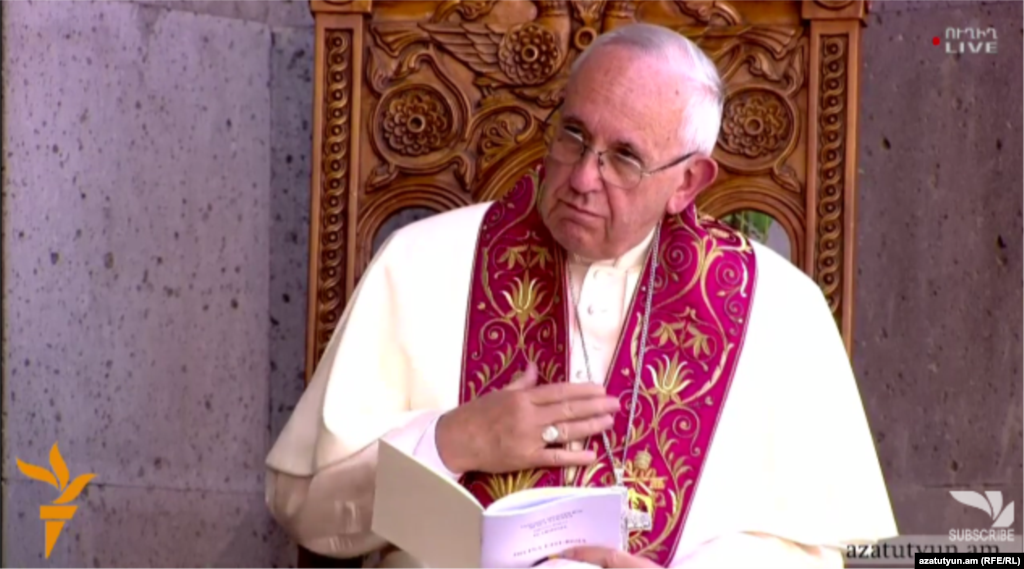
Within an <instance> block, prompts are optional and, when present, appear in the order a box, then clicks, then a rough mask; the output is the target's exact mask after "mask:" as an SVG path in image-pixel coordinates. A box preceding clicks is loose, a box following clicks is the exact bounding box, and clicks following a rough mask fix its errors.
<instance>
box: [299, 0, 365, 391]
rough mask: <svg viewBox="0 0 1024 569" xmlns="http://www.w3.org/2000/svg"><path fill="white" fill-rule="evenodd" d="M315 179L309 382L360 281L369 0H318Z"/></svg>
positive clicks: (314, 6) (315, 9)
mask: <svg viewBox="0 0 1024 569" xmlns="http://www.w3.org/2000/svg"><path fill="white" fill-rule="evenodd" d="M310 8H311V9H312V11H313V15H314V16H315V19H316V47H315V61H314V73H315V74H316V78H315V80H314V99H313V100H314V101H315V104H314V107H313V153H312V156H313V168H312V170H313V179H312V195H311V203H310V211H311V213H312V215H311V217H310V220H309V225H310V232H309V309H308V310H309V312H308V316H307V318H308V322H310V323H311V325H308V326H307V337H306V381H307V382H308V381H309V379H310V376H311V375H312V373H313V370H314V369H315V368H316V364H317V362H318V361H319V360H320V355H321V354H322V353H323V351H324V348H325V347H326V346H327V343H328V342H329V341H330V338H331V334H332V333H333V332H334V328H335V325H336V324H337V322H338V320H339V319H340V318H341V314H342V312H343V311H344V310H345V303H346V301H347V300H348V297H349V295H351V293H352V290H353V288H354V286H355V283H354V272H355V271H354V270H353V263H354V262H355V261H354V259H353V258H352V256H351V255H349V254H348V247H347V244H348V243H351V242H353V241H354V240H355V224H354V223H352V220H353V219H355V218H356V214H357V213H358V212H357V211H356V208H357V207H358V202H357V192H355V191H354V188H355V187H356V185H357V184H358V180H359V145H360V132H361V129H360V128H359V117H360V112H361V109H360V103H361V97H360V96H359V92H360V87H361V85H362V76H363V52H364V50H363V30H364V27H365V26H364V19H365V18H366V17H368V15H369V14H370V9H371V0H351V1H342V0H314V1H312V2H310Z"/></svg>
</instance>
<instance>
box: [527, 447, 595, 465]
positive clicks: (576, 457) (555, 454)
mask: <svg viewBox="0 0 1024 569" xmlns="http://www.w3.org/2000/svg"><path fill="white" fill-rule="evenodd" d="M535 456H536V458H535V459H534V460H533V461H532V462H533V464H532V465H531V466H533V467H538V466H543V467H550V468H553V467H557V466H590V465H591V464H594V462H595V461H596V460H597V453H596V452H594V451H592V450H568V449H564V448H545V449H541V450H539V451H537V454H536V455H535Z"/></svg>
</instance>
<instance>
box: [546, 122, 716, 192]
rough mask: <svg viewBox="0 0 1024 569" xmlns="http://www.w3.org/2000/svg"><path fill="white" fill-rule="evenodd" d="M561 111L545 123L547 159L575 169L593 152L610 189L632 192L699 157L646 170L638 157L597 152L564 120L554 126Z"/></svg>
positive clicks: (613, 151)
mask: <svg viewBox="0 0 1024 569" xmlns="http://www.w3.org/2000/svg"><path fill="white" fill-rule="evenodd" d="M559 108H560V106H559V107H556V108H555V109H554V110H553V111H551V114H549V115H548V117H547V118H546V119H544V122H543V124H544V140H545V142H546V143H547V145H548V156H550V157H551V158H552V159H553V160H555V161H556V162H559V163H561V164H565V165H567V166H573V165H576V164H577V163H579V161H580V160H582V159H583V157H584V156H586V154H587V152H588V151H590V152H593V153H594V156H596V157H597V169H598V172H599V173H600V175H601V180H602V181H604V183H606V184H608V185H610V186H615V187H617V188H620V189H623V190H631V189H633V188H635V187H636V186H638V185H639V184H640V182H641V180H643V179H644V178H646V177H648V176H653V175H654V174H657V173H659V172H663V171H665V170H668V169H669V168H672V167H673V166H678V165H679V164H682V163H683V162H685V161H686V160H687V159H689V158H690V157H691V156H693V155H694V154H696V151H694V152H688V153H686V154H684V155H682V156H680V157H679V158H676V159H675V160H672V161H671V162H669V163H668V164H665V165H663V166H659V167H657V168H654V169H651V170H647V169H645V168H644V165H643V164H641V163H640V162H639V161H638V160H637V159H636V158H634V157H632V156H630V155H629V154H628V153H626V152H624V151H622V150H619V149H608V150H603V151H601V152H598V151H597V150H595V149H594V147H593V146H590V145H589V144H587V142H586V139H585V138H584V135H583V132H582V131H581V130H580V129H579V128H577V127H575V126H572V125H563V124H562V122H561V120H559V121H558V122H557V123H553V122H552V118H553V117H554V116H555V113H557V112H558V110H559Z"/></svg>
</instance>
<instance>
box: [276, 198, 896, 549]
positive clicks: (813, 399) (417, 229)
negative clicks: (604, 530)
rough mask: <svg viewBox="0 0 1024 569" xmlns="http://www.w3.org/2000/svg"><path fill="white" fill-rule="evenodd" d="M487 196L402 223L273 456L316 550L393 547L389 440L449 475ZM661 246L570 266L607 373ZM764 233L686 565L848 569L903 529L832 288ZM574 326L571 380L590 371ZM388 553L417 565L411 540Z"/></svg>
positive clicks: (298, 529)
mask: <svg viewBox="0 0 1024 569" xmlns="http://www.w3.org/2000/svg"><path fill="white" fill-rule="evenodd" d="M488 205H489V204H478V205H474V206H470V207H466V208H462V209H459V210H456V211H452V212H448V213H444V214H440V215H436V216H434V217H431V218H428V219H426V220H423V221H419V222H417V223H414V224H412V225H409V226H407V227H404V228H402V229H400V230H399V231H397V232H395V234H393V235H392V237H391V238H390V239H389V240H388V242H387V243H386V244H385V246H384V247H383V248H382V250H381V251H380V252H379V253H378V254H377V256H376V257H375V258H374V260H373V262H372V263H371V264H370V266H369V268H368V269H367V271H366V273H365V274H364V275H363V277H362V280H361V281H360V284H359V287H358V288H357V290H356V294H355V296H354V297H353V299H352V300H351V301H350V303H349V305H348V308H347V309H346V311H345V314H344V315H343V316H342V318H341V321H340V322H339V324H338V327H337V330H336V331H335V333H334V336H333V338H332V340H331V342H330V344H329V345H328V346H327V349H326V351H325V352H324V355H323V358H322V359H321V362H320V364H319V366H318V367H317V369H316V372H315V373H314V375H313V378H312V381H311V383H310V385H309V386H308V388H307V390H306V392H305V393H304V395H303V396H302V398H301V400H300V401H299V403H298V405H297V406H296V408H295V411H294V413H293V415H292V417H291V419H290V420H289V422H288V424H287V425H286V426H285V428H284V430H283V431H282V433H281V435H280V437H279V438H278V440H277V442H276V444H275V445H274V447H273V449H272V450H271V452H270V454H269V456H268V457H267V467H268V472H267V505H268V507H269V508H270V510H271V512H272V513H273V515H274V517H275V518H276V519H277V521H278V522H279V523H280V524H281V525H282V526H283V527H284V528H285V529H286V530H287V531H288V532H289V533H290V535H291V536H292V537H293V538H294V539H295V540H296V541H298V542H299V543H300V544H301V545H303V546H304V547H306V548H308V549H310V550H312V551H315V552H317V553H320V554H323V555H327V556H332V557H342V558H344V557H356V556H359V555H364V554H367V553H370V552H373V551H376V550H379V549H381V548H382V547H384V546H385V545H387V544H386V543H385V542H384V541H383V540H382V539H380V538H379V537H377V536H375V535H374V534H372V533H371V532H370V523H371V516H372V514H373V511H372V507H373V490H374V476H375V465H376V455H377V444H376V442H377V440H378V439H380V438H382V437H383V438H386V439H387V440H388V441H390V442H392V443H394V444H396V445H399V446H401V447H402V448H405V449H407V450H408V451H410V452H413V453H415V454H416V455H417V456H419V457H421V458H422V459H423V460H426V461H428V462H430V463H431V464H434V465H435V467H436V468H437V469H438V470H440V471H443V472H447V470H446V469H445V468H444V465H443V463H442V462H441V461H440V459H439V458H438V455H437V449H436V446H435V444H434V424H435V422H436V420H437V418H438V417H439V416H440V415H441V414H442V413H443V412H445V411H447V410H449V409H452V408H453V407H455V406H456V405H458V402H459V387H460V380H461V366H462V355H463V345H464V343H463V342H464V332H465V326H466V310H467V304H468V300H467V299H468V298H469V290H470V285H471V273H472V268H473V259H474V253H475V246H476V240H477V234H478V231H479V228H480V224H481V221H482V219H483V215H484V212H485V211H486V210H487V207H488ZM649 242H650V237H649V238H648V240H647V241H646V242H644V243H641V244H640V245H638V246H637V247H636V248H635V249H633V250H632V251H629V252H627V253H626V254H625V255H623V256H622V257H620V258H618V259H614V260H606V261H595V262H592V263H586V264H583V263H573V264H572V266H571V267H570V270H572V271H573V273H572V274H573V281H574V282H575V283H576V286H578V287H580V288H581V289H582V290H578V291H576V298H577V299H578V301H579V307H580V311H579V313H580V317H581V319H582V323H581V325H582V328H583V335H584V337H585V339H586V342H587V348H588V351H589V355H590V360H591V366H592V367H593V377H595V378H599V380H603V378H604V377H605V375H606V370H607V368H608V366H609V365H610V363H611V359H612V357H613V353H614V350H615V348H616V345H617V342H618V337H619V331H620V329H621V326H622V324H623V319H624V316H625V314H626V312H627V309H628V305H629V302H630V299H631V298H632V294H633V289H634V287H635V286H636V284H637V280H638V279H639V276H640V273H641V271H642V270H643V264H644V260H645V256H646V252H647V246H648V244H649ZM754 245H755V254H756V258H757V282H756V288H755V290H754V295H753V298H754V301H753V306H752V308H751V310H750V320H749V324H748V329H747V335H746V340H745V342H744V345H743V350H742V352H741V355H740V358H739V362H738V364H737V367H736V372H735V375H734V377H733V382H732V386H731V388H730V391H729V395H728V398H727V400H726V403H725V406H724V408H723V410H722V415H721V419H720V421H719V425H718V429H717V431H716V432H715V437H714V440H713V443H712V445H711V448H710V450H709V452H708V455H707V457H706V462H705V465H704V472H703V474H702V475H701V478H700V483H699V485H698V486H697V490H696V492H695V493H694V494H693V502H692V505H691V508H690V512H689V516H688V518H687V521H686V526H685V529H684V530H683V534H682V537H681V540H680V543H679V546H678V549H677V554H676V556H675V558H674V560H673V564H672V565H673V566H674V567H687V568H689V567H790V568H795V567H837V568H838V567H842V566H843V551H845V547H846V546H847V545H849V544H859V543H872V542H875V541H877V540H879V539H885V538H889V537H893V536H895V535H897V530H896V524H895V520H894V518H893V514H892V509H891V506H890V503H889V498H888V495H887V493H886V488H885V483H884V480H883V478H882V473H881V469H880V467H879V464H878V458H877V455H876V453H875V448H874V443H873V439H872V436H871V432H870V431H869V429H868V424H867V420H866V418H865V415H864V409H863V406H862V403H861V399H860V394H859V392H858V389H857V384H856V381H855V379H854V376H853V372H852V369H851V367H850V363H849V359H848V357H847V354H846V351H845V349H844V347H843V343H842V340H841V336H840V335H839V331H838V329H837V327H836V324H835V321H834V320H833V318H832V314H831V312H830V310H829V309H828V306H827V304H826V301H825V299H824V296H823V295H822V293H821V290H820V289H819V288H818V287H817V285H816V284H815V283H814V282H813V281H812V280H811V279H809V278H808V277H807V276H806V275H805V274H804V273H802V272H801V271H800V270H799V269H797V268H796V267H795V266H793V265H792V264H791V263H790V262H789V261H788V260H786V259H783V258H782V257H781V256H779V255H778V254H776V253H775V252H773V251H771V250H770V249H768V248H766V247H764V246H761V245H758V244H754ZM573 328H574V329H573V342H574V349H573V350H572V352H571V360H570V378H571V380H572V381H574V382H579V381H588V374H587V372H586V366H585V364H584V361H583V356H582V353H581V350H580V349H579V346H580V344H579V341H580V340H579V336H580V334H579V330H578V329H577V328H576V327H575V326H573ZM449 474H451V475H452V476H455V474H453V473H449ZM419 515H423V516H424V522H430V521H431V520H430V518H429V514H419ZM434 521H437V520H434ZM383 562H384V564H386V565H393V566H409V565H411V564H413V563H415V561H414V560H412V559H411V558H409V557H408V556H407V555H404V554H403V553H401V552H397V553H394V554H392V555H391V557H390V559H389V558H385V559H384V560H383Z"/></svg>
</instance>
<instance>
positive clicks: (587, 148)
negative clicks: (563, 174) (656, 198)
mask: <svg viewBox="0 0 1024 569" xmlns="http://www.w3.org/2000/svg"><path fill="white" fill-rule="evenodd" d="M561 108H562V104H561V103H559V104H558V105H556V106H555V108H554V109H551V112H550V113H548V116H546V117H545V118H544V120H543V121H541V124H542V125H544V133H545V138H547V136H546V134H547V130H548V129H549V128H551V127H556V126H558V125H555V124H552V122H551V119H552V118H553V117H554V116H555V114H556V113H557V112H558V111H559V110H561ZM580 144H581V145H582V146H583V152H581V153H580V155H579V156H578V157H577V158H576V161H575V162H573V163H572V165H576V164H579V162H580V160H582V159H583V157H584V156H586V155H587V152H593V153H594V156H596V157H597V171H598V173H599V174H600V175H601V180H602V181H603V182H604V183H606V184H608V185H609V186H615V187H616V188H620V189H623V190H632V189H633V188H635V187H637V186H639V185H640V182H642V181H643V180H644V178H647V177H648V176H653V175H655V174H659V173H661V172H664V171H665V170H668V169H669V168H672V167H674V166H678V165H680V164H682V163H683V162H686V161H687V160H689V159H690V158H692V157H693V156H695V155H696V154H697V151H696V150H693V151H691V152H687V153H686V154H684V155H682V156H680V157H679V158H676V159H674V160H672V161H671V162H669V163H668V164H665V165H662V166H658V167H657V168H652V169H650V170H648V169H646V168H644V166H643V164H639V163H638V165H639V166H640V177H639V178H638V179H637V181H636V183H635V184H633V185H632V186H620V185H617V184H612V183H610V182H608V180H606V179H605V177H604V155H605V153H606V152H608V150H607V149H605V150H602V151H601V152H598V151H597V150H595V149H594V147H593V146H591V145H589V144H587V143H586V141H584V140H580ZM548 150H549V152H548V154H549V155H550V144H549V149H548Z"/></svg>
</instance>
